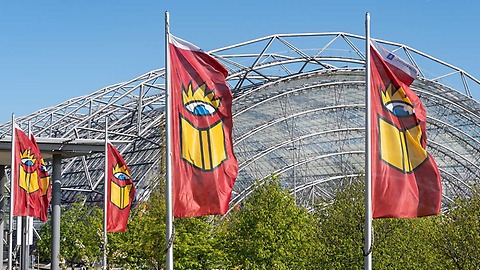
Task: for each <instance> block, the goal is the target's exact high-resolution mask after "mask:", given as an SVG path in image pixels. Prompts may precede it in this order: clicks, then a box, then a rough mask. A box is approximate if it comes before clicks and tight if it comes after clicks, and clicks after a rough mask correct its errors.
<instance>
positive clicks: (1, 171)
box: [0, 165, 7, 269]
mask: <svg viewBox="0 0 480 270" xmlns="http://www.w3.org/2000/svg"><path fill="white" fill-rule="evenodd" d="M6 181H7V178H6V177H5V166H4V165H1V166H0V262H1V263H2V269H3V235H4V231H5V210H4V207H5V183H6Z"/></svg>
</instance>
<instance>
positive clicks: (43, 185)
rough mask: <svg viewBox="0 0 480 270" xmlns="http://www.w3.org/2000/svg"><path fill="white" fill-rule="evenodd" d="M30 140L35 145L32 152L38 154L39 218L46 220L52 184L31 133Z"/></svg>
mask: <svg viewBox="0 0 480 270" xmlns="http://www.w3.org/2000/svg"><path fill="white" fill-rule="evenodd" d="M30 141H31V142H32V144H33V146H34V147H35V148H34V153H35V154H36V155H37V156H38V160H37V162H38V177H39V187H40V190H41V202H40V203H39V205H41V209H40V220H41V221H43V222H46V221H47V214H48V207H49V206H50V200H51V197H52V184H51V182H50V175H49V173H48V170H47V167H46V166H45V161H44V160H43V158H42V156H41V153H40V149H39V148H38V145H37V141H36V139H35V136H33V134H30Z"/></svg>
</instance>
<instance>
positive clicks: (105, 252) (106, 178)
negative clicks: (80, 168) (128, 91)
mask: <svg viewBox="0 0 480 270" xmlns="http://www.w3.org/2000/svg"><path fill="white" fill-rule="evenodd" d="M107 148H108V116H106V117H105V179H104V183H103V269H104V270H107V240H108V239H107V203H108V200H107V197H108V196H107V192H108V186H107V185H108V173H107V172H108V151H107Z"/></svg>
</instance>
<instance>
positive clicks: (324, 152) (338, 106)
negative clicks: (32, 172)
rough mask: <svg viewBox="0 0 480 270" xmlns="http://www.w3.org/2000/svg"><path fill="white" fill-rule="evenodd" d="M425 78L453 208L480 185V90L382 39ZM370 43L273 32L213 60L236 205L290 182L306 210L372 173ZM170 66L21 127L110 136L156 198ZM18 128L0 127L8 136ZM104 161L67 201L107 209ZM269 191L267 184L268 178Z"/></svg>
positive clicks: (74, 178) (87, 161)
mask: <svg viewBox="0 0 480 270" xmlns="http://www.w3.org/2000/svg"><path fill="white" fill-rule="evenodd" d="M377 42H379V43H381V44H383V45H384V46H386V47H388V48H389V49H390V50H392V51H395V52H396V53H397V54H399V55H400V56H401V57H402V58H404V59H406V60H409V61H410V62H411V63H412V64H414V65H415V66H416V67H418V69H419V70H420V76H419V77H418V78H417V79H416V80H415V82H414V84H413V89H414V91H415V92H416V93H417V94H418V95H419V96H420V98H421V100H422V101H423V102H424V104H425V107H426V109H427V113H428V120H427V121H428V126H427V133H428V139H429V140H428V150H429V152H430V153H431V154H432V155H433V157H434V158H435V159H436V161H437V163H438V165H439V168H440V171H441V175H442V183H443V187H444V194H443V198H444V199H443V202H444V206H447V205H448V203H449V202H451V201H452V198H453V197H455V196H457V195H458V196H468V194H469V191H470V188H471V186H472V184H474V183H476V182H478V181H479V180H478V179H479V177H480V165H479V164H480V162H479V158H480V151H479V149H480V111H479V110H480V104H479V103H478V102H477V101H476V100H475V99H473V97H472V93H480V92H479V91H480V81H479V80H477V79H476V78H474V77H473V76H471V75H469V74H468V73H466V72H465V71H463V70H461V69H459V68H457V67H455V66H453V65H450V64H448V63H445V62H443V61H441V60H438V59H436V58H434V57H432V56H429V55H428V54H425V53H423V52H420V51H418V50H415V49H413V48H411V47H409V46H406V45H402V44H398V43H394V42H388V41H383V40H377ZM364 52H365V39H364V37H362V36H358V35H353V34H348V33H308V34H282V35H271V36H267V37H263V38H259V39H255V40H251V41H247V42H243V43H239V44H236V45H232V46H228V47H224V48H220V49H217V50H213V51H211V52H210V53H211V54H212V55H213V56H214V57H216V58H217V59H218V60H219V61H220V62H222V63H223V64H224V65H225V66H226V67H227V68H228V70H229V72H230V75H229V77H228V83H229V85H230V87H231V89H232V92H233V94H234V101H233V113H234V130H233V137H234V143H235V145H234V148H235V151H236V156H237V158H238V161H239V164H240V172H239V176H238V179H237V182H236V183H235V187H234V193H233V196H232V205H234V204H236V203H240V202H241V201H242V200H244V199H245V198H246V197H247V196H248V195H249V194H250V192H251V191H252V190H253V189H254V188H255V185H256V183H258V181H257V180H261V179H264V178H265V177H268V176H270V175H271V174H277V175H279V176H280V178H281V181H282V183H283V184H284V186H285V187H288V188H289V189H291V190H292V193H293V194H295V197H296V200H297V203H298V204H300V205H305V206H307V207H309V206H311V205H312V203H313V202H315V200H316V199H318V198H327V199H328V198H331V197H332V195H333V193H334V191H335V189H336V188H337V187H338V186H339V184H340V183H341V182H342V181H350V180H351V179H352V178H353V177H357V176H358V175H359V174H362V173H363V171H364V157H365V154H364V148H365V130H364V124H365V118H364V116H365V75H364V74H365V69H364V67H365V53H364ZM164 82H165V80H164V69H156V70H152V71H150V72H148V73H146V74H143V75H141V76H139V77H137V78H134V79H132V80H129V81H125V82H122V83H118V84H115V85H111V86H108V87H105V88H102V89H100V90H98V91H95V92H93V93H92V94H89V95H85V96H81V97H78V98H74V99H70V100H68V101H65V102H63V103H61V104H59V105H57V106H53V107H50V108H46V109H43V110H40V111H37V112H35V113H33V114H31V115H27V116H24V117H21V118H18V122H19V123H21V125H26V124H27V123H28V122H30V124H31V127H32V131H33V133H34V134H35V135H36V136H40V137H57V138H60V137H62V138H70V139H74V138H82V139H103V138H104V126H105V117H108V119H109V134H110V139H112V140H120V141H124V142H125V143H123V144H121V145H119V150H120V152H122V153H123V155H124V157H125V159H126V161H127V162H128V163H129V165H130V167H131V170H132V174H133V176H134V178H135V180H136V186H137V188H138V192H137V200H143V199H145V198H146V197H147V196H148V194H149V191H150V190H151V189H152V188H153V187H154V185H156V183H158V181H161V179H162V176H161V174H162V172H163V170H161V169H160V168H161V164H162V160H163V159H162V156H163V155H162V149H163V147H162V146H163V141H164V139H163V128H164V126H163V125H164V106H165V104H164V94H165V91H164V90H165V84H164ZM10 129H11V125H10V123H5V124H3V125H0V132H1V133H0V136H8V135H10V132H11V131H10ZM103 162H104V161H103V154H92V155H90V156H84V157H76V158H70V159H65V160H64V161H63V180H62V181H63V182H62V190H63V192H62V203H70V202H73V201H75V200H77V199H78V197H79V195H82V194H83V195H87V200H88V201H90V202H102V200H103V194H102V193H103V169H104V167H103V166H104V165H103ZM259 182H260V183H261V181H259Z"/></svg>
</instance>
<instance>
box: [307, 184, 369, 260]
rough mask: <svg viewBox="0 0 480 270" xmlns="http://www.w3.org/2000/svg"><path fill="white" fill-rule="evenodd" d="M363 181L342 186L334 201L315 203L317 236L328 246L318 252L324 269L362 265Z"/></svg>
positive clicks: (318, 258)
mask: <svg viewBox="0 0 480 270" xmlns="http://www.w3.org/2000/svg"><path fill="white" fill-rule="evenodd" d="M363 187H364V185H363V184H362V182H361V181H360V180H357V181H354V182H353V183H347V184H344V185H343V186H341V187H340V188H339V189H338V190H339V191H338V192H337V193H336V194H335V197H334V200H333V203H331V202H330V201H324V202H321V203H319V205H318V206H317V207H316V213H317V218H318V221H319V227H318V231H317V237H318V239H319V240H320V242H321V243H322V244H323V245H324V246H325V249H324V251H323V252H321V253H320V254H318V255H319V256H318V257H317V263H318V265H319V266H320V265H321V266H322V267H321V268H322V269H363V255H362V254H363V252H362V250H363V237H364V233H363V228H364V220H365V210H364V209H365V208H364V205H365V201H364V196H363V193H364V191H363Z"/></svg>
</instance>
